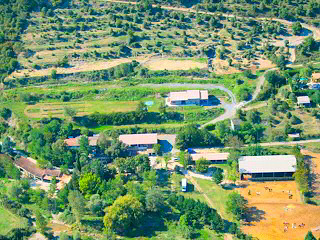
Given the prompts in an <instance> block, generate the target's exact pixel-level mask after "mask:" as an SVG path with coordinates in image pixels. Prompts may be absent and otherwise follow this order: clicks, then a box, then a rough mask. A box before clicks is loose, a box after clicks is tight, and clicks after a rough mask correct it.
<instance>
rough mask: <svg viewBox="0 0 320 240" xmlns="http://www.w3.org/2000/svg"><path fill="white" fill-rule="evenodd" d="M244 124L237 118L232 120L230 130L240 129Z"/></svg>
mask: <svg viewBox="0 0 320 240" xmlns="http://www.w3.org/2000/svg"><path fill="white" fill-rule="evenodd" d="M241 123H242V120H241V119H238V118H235V119H231V120H230V128H231V130H233V131H236V130H239V129H240V124H241Z"/></svg>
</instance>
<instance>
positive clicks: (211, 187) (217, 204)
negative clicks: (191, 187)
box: [193, 178, 233, 221]
mask: <svg viewBox="0 0 320 240" xmlns="http://www.w3.org/2000/svg"><path fill="white" fill-rule="evenodd" d="M193 179H194V180H196V181H197V183H198V184H199V186H200V187H201V188H202V190H203V191H204V192H205V193H206V194H207V196H208V197H209V198H210V200H211V201H212V203H213V205H214V208H215V209H217V211H218V212H219V214H220V215H221V217H222V218H224V219H227V220H229V221H233V217H232V215H231V214H228V213H226V211H225V202H226V201H227V197H228V195H229V193H231V192H232V190H224V189H223V188H222V187H221V186H219V185H217V184H215V183H213V182H212V181H210V180H205V179H199V178H193Z"/></svg>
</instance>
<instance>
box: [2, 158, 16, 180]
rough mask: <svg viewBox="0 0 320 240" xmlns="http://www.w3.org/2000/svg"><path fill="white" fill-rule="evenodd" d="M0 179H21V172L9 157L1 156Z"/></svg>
mask: <svg viewBox="0 0 320 240" xmlns="http://www.w3.org/2000/svg"><path fill="white" fill-rule="evenodd" d="M0 177H8V178H13V179H20V170H19V169H18V168H17V167H16V166H15V165H14V164H13V159H11V158H10V157H9V156H7V155H0Z"/></svg>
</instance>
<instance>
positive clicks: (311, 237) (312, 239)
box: [304, 231, 316, 240]
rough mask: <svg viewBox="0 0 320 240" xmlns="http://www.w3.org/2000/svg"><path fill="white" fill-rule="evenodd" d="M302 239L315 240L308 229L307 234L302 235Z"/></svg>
mask: <svg viewBox="0 0 320 240" xmlns="http://www.w3.org/2000/svg"><path fill="white" fill-rule="evenodd" d="M304 240H316V238H315V236H313V234H312V232H311V231H308V233H307V235H306V236H305V237H304Z"/></svg>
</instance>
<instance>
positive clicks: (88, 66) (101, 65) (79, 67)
mask: <svg viewBox="0 0 320 240" xmlns="http://www.w3.org/2000/svg"><path fill="white" fill-rule="evenodd" d="M146 58H148V56H145V57H140V58H122V59H116V60H111V61H100V62H81V61H79V62H73V63H72V65H73V66H72V67H70V68H48V69H40V70H35V69H25V70H19V71H18V72H17V71H16V72H13V73H12V74H11V75H10V76H9V77H8V78H14V77H39V76H48V75H51V71H52V70H54V69H55V70H57V74H68V73H76V72H87V71H97V70H103V69H108V68H112V67H115V66H117V65H119V64H121V63H127V62H131V61H132V60H136V61H139V62H144V61H146Z"/></svg>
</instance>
